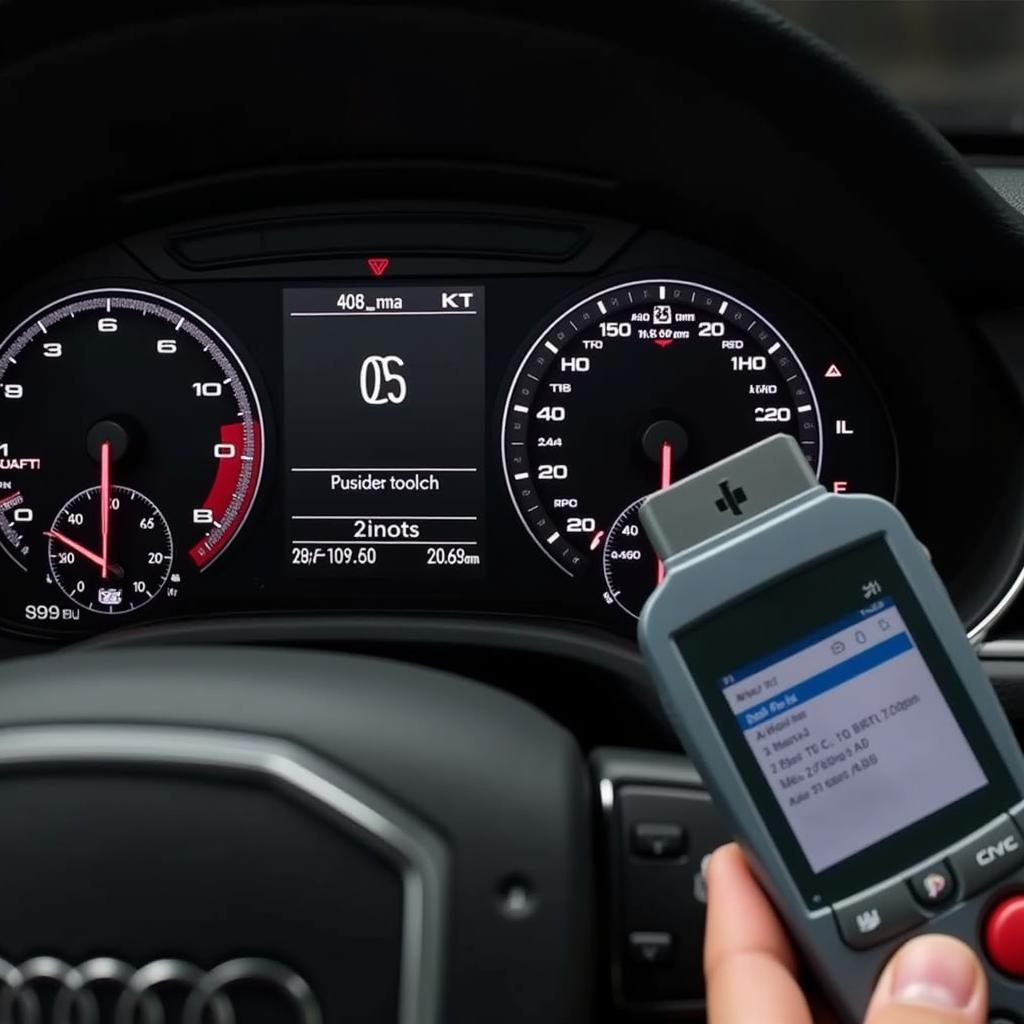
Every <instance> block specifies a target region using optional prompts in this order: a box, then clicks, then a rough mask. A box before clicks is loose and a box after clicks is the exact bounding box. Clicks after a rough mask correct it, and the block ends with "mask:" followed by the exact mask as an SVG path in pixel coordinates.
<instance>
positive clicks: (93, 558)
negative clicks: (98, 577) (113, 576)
mask: <svg viewBox="0 0 1024 1024" xmlns="http://www.w3.org/2000/svg"><path fill="white" fill-rule="evenodd" d="M43 536H44V537H52V538H53V539H54V540H55V541H59V542H60V543H61V544H63V545H64V546H65V547H67V548H71V550H72V551H76V552H77V553H78V554H80V555H81V556H82V557H83V558H88V559H89V561H90V562H95V563H96V565H98V566H99V567H100V568H101V569H103V572H104V574H106V571H107V565H106V562H105V561H104V560H103V558H102V557H101V556H100V555H97V554H96V553H95V552H94V551H90V550H89V549H88V548H87V547H83V546H82V545H81V544H79V543H78V541H77V540H72V539H71V538H70V537H65V536H64V534H63V533H58V532H57V531H56V530H47V531H46V532H45V533H44V534H43Z"/></svg>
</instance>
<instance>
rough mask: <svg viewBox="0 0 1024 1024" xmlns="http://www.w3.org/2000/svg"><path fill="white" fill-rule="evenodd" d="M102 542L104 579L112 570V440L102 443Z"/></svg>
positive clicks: (101, 564)
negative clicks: (110, 555)
mask: <svg viewBox="0 0 1024 1024" xmlns="http://www.w3.org/2000/svg"><path fill="white" fill-rule="evenodd" d="M100 542H101V544H102V548H101V550H102V551H103V556H102V558H101V560H100V567H101V568H102V570H103V579H106V578H107V576H108V575H109V572H110V558H109V554H110V442H109V441H104V442H103V444H101V445H100Z"/></svg>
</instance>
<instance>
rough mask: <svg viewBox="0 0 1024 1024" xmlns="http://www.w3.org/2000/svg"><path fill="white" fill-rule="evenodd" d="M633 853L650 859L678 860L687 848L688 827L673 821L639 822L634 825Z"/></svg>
mask: <svg viewBox="0 0 1024 1024" xmlns="http://www.w3.org/2000/svg"><path fill="white" fill-rule="evenodd" d="M632 849H633V853H634V854H635V855H636V856H637V857H646V858H649V859H650V860H676V859H678V858H679V857H681V856H682V855H683V852H684V850H685V849H686V829H684V828H683V826H682V825H677V824H675V823H673V822H647V821H641V822H637V824H635V825H634V826H633V837H632Z"/></svg>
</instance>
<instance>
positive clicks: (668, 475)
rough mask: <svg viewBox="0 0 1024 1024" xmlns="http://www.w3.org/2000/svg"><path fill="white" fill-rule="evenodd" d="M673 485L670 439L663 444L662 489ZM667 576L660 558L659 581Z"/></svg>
mask: <svg viewBox="0 0 1024 1024" xmlns="http://www.w3.org/2000/svg"><path fill="white" fill-rule="evenodd" d="M671 485H672V445H671V444H669V442H668V441H663V442H662V444H661V489H662V490H665V488H666V487H670V486H671ZM664 578H665V563H664V562H663V561H662V560H661V559H660V558H659V559H658V583H661V581H662V580H663V579H664Z"/></svg>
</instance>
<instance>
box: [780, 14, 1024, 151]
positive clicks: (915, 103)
mask: <svg viewBox="0 0 1024 1024" xmlns="http://www.w3.org/2000/svg"><path fill="white" fill-rule="evenodd" d="M764 2H765V4H766V5H767V6H769V7H772V8H774V9H775V10H776V11H778V12H779V13H780V14H782V15H784V16H785V17H787V18H789V19H790V20H791V21H794V22H796V23H797V24H799V25H802V26H803V27H804V28H806V29H809V30H810V31H811V32H813V33H814V34H815V35H818V36H820V37H821V38H822V39H825V40H826V41H827V42H829V43H831V44H832V45H833V46H834V47H835V48H836V49H838V50H840V51H842V52H843V53H844V54H846V56H847V57H849V58H851V59H852V60H853V61H854V62H855V63H856V64H858V65H859V66H860V67H861V68H862V69H863V70H864V71H865V72H866V73H867V74H868V75H870V76H871V77H872V78H874V79H875V80H876V81H878V82H880V83H881V84H882V85H884V86H885V87H886V88H888V89H889V90H890V91H891V92H893V93H895V95H896V96H897V97H898V98H899V99H901V100H903V102H904V103H906V104H908V105H910V106H912V107H915V108H916V109H917V110H918V111H919V112H920V113H921V114H923V115H924V116H925V117H926V118H927V119H928V120H930V121H931V122H932V123H933V124H934V125H935V126H936V127H937V128H938V129H939V130H940V131H942V132H943V133H944V134H945V135H947V136H949V137H950V138H951V139H953V140H954V141H957V142H958V143H962V144H967V145H971V144H973V145H974V146H975V147H977V145H978V144H984V143H987V142H989V141H991V140H997V139H998V140H1003V141H1004V142H1005V140H1006V139H1007V138H1008V137H1010V138H1012V139H1014V140H1015V141H1016V142H1018V143H1024V3H1018V2H1014V0H1010V2H1007V0H764Z"/></svg>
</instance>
